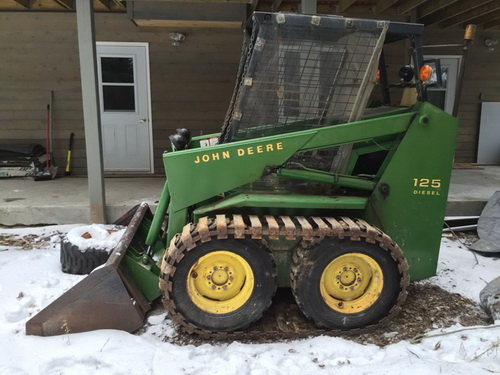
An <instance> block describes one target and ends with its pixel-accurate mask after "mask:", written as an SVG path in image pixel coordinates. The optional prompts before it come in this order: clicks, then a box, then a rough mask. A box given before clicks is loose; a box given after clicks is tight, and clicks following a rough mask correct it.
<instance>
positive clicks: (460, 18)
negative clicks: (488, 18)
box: [439, 0, 500, 29]
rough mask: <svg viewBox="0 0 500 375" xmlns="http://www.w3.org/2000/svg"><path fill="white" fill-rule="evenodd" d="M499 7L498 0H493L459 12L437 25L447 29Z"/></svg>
mask: <svg viewBox="0 0 500 375" xmlns="http://www.w3.org/2000/svg"><path fill="white" fill-rule="evenodd" d="M499 9H500V0H494V1H491V2H489V3H487V4H484V5H481V6H479V7H476V8H474V9H471V10H469V11H468V12H465V13H462V14H459V15H457V16H455V17H452V18H449V19H447V20H445V21H443V22H440V23H439V26H441V27H442V28H443V29H447V28H450V27H453V26H456V25H460V24H462V23H466V22H470V20H472V19H474V18H477V17H481V16H483V15H485V14H487V13H490V12H494V11H496V10H499Z"/></svg>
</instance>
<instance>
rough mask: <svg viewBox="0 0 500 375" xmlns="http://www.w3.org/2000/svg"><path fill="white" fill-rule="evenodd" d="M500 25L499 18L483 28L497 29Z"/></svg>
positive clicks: (487, 23)
mask: <svg viewBox="0 0 500 375" xmlns="http://www.w3.org/2000/svg"><path fill="white" fill-rule="evenodd" d="M499 25H500V18H497V19H496V20H493V21H489V22H486V23H485V24H484V25H483V27H484V29H491V28H492V27H496V26H499Z"/></svg>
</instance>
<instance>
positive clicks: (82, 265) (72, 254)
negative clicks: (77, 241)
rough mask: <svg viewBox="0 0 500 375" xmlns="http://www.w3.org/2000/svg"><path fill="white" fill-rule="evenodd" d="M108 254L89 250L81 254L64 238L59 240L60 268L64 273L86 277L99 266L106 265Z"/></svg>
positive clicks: (99, 250)
mask: <svg viewBox="0 0 500 375" xmlns="http://www.w3.org/2000/svg"><path fill="white" fill-rule="evenodd" d="M109 255H110V253H108V252H107V251H106V250H103V249H94V248H89V249H86V250H85V251H84V252H82V251H81V250H80V249H79V247H78V246H76V245H74V244H73V243H71V242H70V241H69V240H68V239H67V238H66V237H63V238H62V240H61V256H60V260H61V268H62V271H63V272H64V273H69V274H72V275H87V274H89V273H90V272H92V271H93V270H94V269H95V268H97V267H99V266H100V265H101V264H104V263H106V261H107V260H108V258H109Z"/></svg>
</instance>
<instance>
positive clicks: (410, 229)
mask: <svg viewBox="0 0 500 375" xmlns="http://www.w3.org/2000/svg"><path fill="white" fill-rule="evenodd" d="M415 110H416V111H417V112H418V114H419V115H418V117H416V118H415V119H414V121H413V123H412V124H411V126H410V128H409V129H408V132H407V133H406V135H405V137H404V138H403V139H402V141H401V143H400V144H399V145H398V148H397V151H396V152H395V154H394V156H393V158H392V160H391V162H390V163H389V164H388V165H387V168H386V170H385V172H384V174H383V175H382V177H381V179H380V181H379V183H378V184H377V187H376V188H375V191H374V193H373V195H372V196H371V197H370V202H369V206H368V209H367V211H366V214H365V218H366V219H367V221H369V222H371V223H373V224H375V225H378V226H380V228H381V229H382V230H383V231H384V232H386V233H387V234H388V235H389V236H391V238H392V239H393V240H394V241H395V242H396V243H397V244H398V245H399V246H400V247H401V248H402V249H403V253H404V256H405V257H406V258H407V260H408V262H409V265H410V271H409V272H410V275H411V278H412V279H421V278H425V277H429V276H432V275H434V274H435V271H436V265H437V259H438V254H439V246H440V240H441V233H442V225H443V219H444V212H445V207H446V201H447V196H448V188H449V184H450V175H451V168H452V164H453V155H454V148H455V137H456V131H457V126H458V120H457V119H455V118H454V117H452V116H450V115H448V114H447V113H445V112H443V111H441V110H440V109H438V108H436V107H434V106H432V105H431V104H429V103H420V104H418V105H417V107H416V108H415Z"/></svg>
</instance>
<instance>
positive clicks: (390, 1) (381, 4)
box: [373, 0, 399, 13]
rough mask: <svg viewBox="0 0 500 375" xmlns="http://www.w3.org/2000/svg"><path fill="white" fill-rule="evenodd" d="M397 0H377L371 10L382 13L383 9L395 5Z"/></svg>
mask: <svg viewBox="0 0 500 375" xmlns="http://www.w3.org/2000/svg"><path fill="white" fill-rule="evenodd" d="M398 1H399V0H379V1H377V3H376V5H375V7H374V8H373V10H374V12H375V13H382V12H383V11H385V10H387V9H389V8H390V7H392V6H393V5H395V4H396V3H397V2H398Z"/></svg>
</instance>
